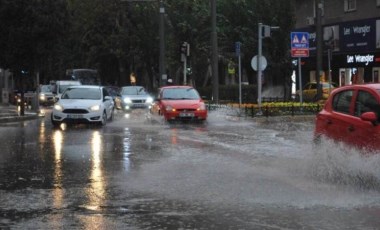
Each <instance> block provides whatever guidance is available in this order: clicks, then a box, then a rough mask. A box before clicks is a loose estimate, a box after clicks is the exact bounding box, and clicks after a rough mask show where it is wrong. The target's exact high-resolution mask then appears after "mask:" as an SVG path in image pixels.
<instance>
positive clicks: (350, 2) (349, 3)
mask: <svg viewBox="0 0 380 230" xmlns="http://www.w3.org/2000/svg"><path fill="white" fill-rule="evenodd" d="M377 1H379V0H377ZM354 10H356V0H344V12H349V11H354Z"/></svg>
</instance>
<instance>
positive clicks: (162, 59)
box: [159, 0, 167, 86]
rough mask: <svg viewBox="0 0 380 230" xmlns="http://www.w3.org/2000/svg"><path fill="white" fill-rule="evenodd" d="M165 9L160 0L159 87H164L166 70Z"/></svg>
mask: <svg viewBox="0 0 380 230" xmlns="http://www.w3.org/2000/svg"><path fill="white" fill-rule="evenodd" d="M164 26H165V8H164V2H163V0H160V25H159V34H160V58H159V74H160V86H164V85H166V79H167V75H166V68H165V65H166V64H165V28H164Z"/></svg>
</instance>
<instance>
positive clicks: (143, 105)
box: [121, 103, 152, 110]
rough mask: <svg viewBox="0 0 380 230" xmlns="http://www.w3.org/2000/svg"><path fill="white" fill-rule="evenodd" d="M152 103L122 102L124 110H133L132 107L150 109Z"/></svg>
mask: <svg viewBox="0 0 380 230" xmlns="http://www.w3.org/2000/svg"><path fill="white" fill-rule="evenodd" d="M151 107H152V104H148V103H121V108H122V109H123V110H132V109H150V108H151Z"/></svg>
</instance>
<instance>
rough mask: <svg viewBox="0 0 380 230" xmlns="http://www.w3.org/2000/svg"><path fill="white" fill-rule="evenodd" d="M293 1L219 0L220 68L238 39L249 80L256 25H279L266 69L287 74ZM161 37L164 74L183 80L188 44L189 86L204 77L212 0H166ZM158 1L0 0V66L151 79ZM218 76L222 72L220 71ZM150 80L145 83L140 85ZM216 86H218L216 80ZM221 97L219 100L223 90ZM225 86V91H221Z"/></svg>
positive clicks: (270, 75)
mask: <svg viewBox="0 0 380 230" xmlns="http://www.w3.org/2000/svg"><path fill="white" fill-rule="evenodd" d="M291 2H292V1H287V0H266V1H262V0H217V21H218V23H217V27H218V28H217V31H218V47H219V56H220V61H219V63H220V68H224V67H223V65H225V60H227V59H229V58H231V57H234V56H233V52H234V43H235V42H236V41H240V42H241V43H242V46H241V51H242V67H243V69H244V70H246V71H245V72H246V73H247V75H248V78H249V81H250V83H251V84H255V83H256V82H255V80H254V79H255V72H253V70H252V69H251V66H250V60H251V58H252V57H253V56H254V55H255V54H256V53H257V25H258V23H259V22H262V23H263V24H266V25H272V26H274V25H275V26H279V27H280V28H281V29H280V30H279V31H275V32H273V36H272V37H271V38H266V39H264V44H263V46H264V47H263V52H264V53H263V54H264V55H265V56H266V58H267V59H268V63H269V65H268V67H267V69H266V72H265V76H266V78H267V79H269V80H271V81H272V82H273V83H274V84H282V83H283V81H286V78H287V77H289V76H290V71H291V69H290V66H291V65H290V57H289V52H288V49H289V43H290V42H289V32H290V30H291V28H292V27H293V25H294V15H293V6H292V5H291V4H292V3H291ZM164 4H165V13H166V14H165V40H166V44H165V45H166V46H165V48H166V64H167V68H168V73H169V77H171V78H174V77H175V78H177V79H176V80H177V81H176V82H180V81H179V80H181V79H182V75H181V74H180V73H181V68H182V65H183V64H182V62H181V60H180V52H179V46H180V44H181V43H182V42H184V41H186V42H188V43H189V44H190V47H191V48H190V49H191V56H190V57H189V58H188V64H191V67H192V75H191V76H189V77H190V78H192V79H193V80H194V82H195V85H197V86H201V85H203V84H205V83H207V85H210V84H211V81H206V75H207V73H208V69H209V65H210V63H209V58H210V54H211V44H210V36H211V19H210V2H209V1H205V0H166V1H164ZM158 19H159V1H157V2H156V1H155V2H144V1H140V2H138V1H135V2H127V1H120V0H28V1H27V0H2V1H1V3H0V21H1V22H2V26H1V28H0V33H1V34H2V35H7V36H1V37H0V45H1V47H2V52H1V53H0V66H1V67H5V68H11V69H22V68H28V69H39V70H42V71H44V70H45V71H46V72H48V73H49V75H51V76H58V75H57V74H56V73H54V71H58V72H60V73H62V74H63V73H64V71H65V69H67V68H75V67H89V68H97V69H99V72H100V73H101V75H103V77H104V78H105V80H106V81H105V82H119V84H121V83H123V82H122V80H124V81H125V79H126V78H127V76H128V75H125V76H123V75H122V71H124V74H127V73H128V72H131V71H134V72H137V73H138V75H139V73H140V72H141V73H144V74H145V75H146V76H147V78H146V80H147V81H149V82H150V84H152V82H154V81H155V80H156V75H157V72H158V60H159V58H158V57H159V45H158V44H159V35H158V28H159V25H158V22H159V20H158ZM219 72H220V73H219V75H221V76H220V77H219V79H223V77H222V75H223V71H219ZM146 83H147V84H148V82H146ZM220 83H223V80H221V82H220ZM220 92H221V98H223V97H224V91H223V88H221V91H220ZM227 93H228V90H227V91H226V94H227Z"/></svg>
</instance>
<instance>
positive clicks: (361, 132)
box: [349, 89, 380, 149]
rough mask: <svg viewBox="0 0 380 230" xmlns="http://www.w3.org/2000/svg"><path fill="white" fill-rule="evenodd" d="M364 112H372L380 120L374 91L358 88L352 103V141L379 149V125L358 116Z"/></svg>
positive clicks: (379, 111)
mask: <svg viewBox="0 0 380 230" xmlns="http://www.w3.org/2000/svg"><path fill="white" fill-rule="evenodd" d="M365 112H374V113H375V114H376V115H377V117H378V120H377V122H379V121H380V119H379V118H380V117H379V115H380V103H379V96H378V94H377V93H376V92H373V91H371V90H369V89H360V90H358V93H357V97H356V98H355V103H354V117H355V119H353V121H352V124H351V125H350V129H351V132H352V134H353V135H351V136H350V137H351V140H349V141H351V142H352V143H355V145H357V146H359V147H361V148H367V149H380V126H379V125H378V124H373V123H371V122H369V121H364V120H362V119H361V118H360V116H361V115H362V114H363V113H365Z"/></svg>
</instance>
